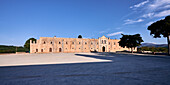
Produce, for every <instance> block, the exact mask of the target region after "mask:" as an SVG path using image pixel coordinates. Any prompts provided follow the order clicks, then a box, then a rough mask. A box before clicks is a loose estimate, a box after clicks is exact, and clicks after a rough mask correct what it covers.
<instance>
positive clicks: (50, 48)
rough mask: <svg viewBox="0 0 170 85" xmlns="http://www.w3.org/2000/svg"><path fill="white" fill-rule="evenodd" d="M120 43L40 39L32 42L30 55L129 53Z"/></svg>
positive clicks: (112, 40) (98, 40)
mask: <svg viewBox="0 0 170 85" xmlns="http://www.w3.org/2000/svg"><path fill="white" fill-rule="evenodd" d="M118 42H119V40H116V39H110V38H106V37H105V36H102V37H101V38H99V39H84V38H56V37H40V39H39V40H37V42H32V41H30V53H51V52H53V53H60V52H63V53H71V52H91V51H97V52H116V51H123V50H128V51H129V49H128V48H122V47H120V46H119V43H118ZM135 50H136V49H135Z"/></svg>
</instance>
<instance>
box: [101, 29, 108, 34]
mask: <svg viewBox="0 0 170 85" xmlns="http://www.w3.org/2000/svg"><path fill="white" fill-rule="evenodd" d="M109 30H110V28H108V29H105V30H103V31H100V32H99V33H100V34H102V33H107V32H108V31H109Z"/></svg>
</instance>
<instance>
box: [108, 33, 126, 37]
mask: <svg viewBox="0 0 170 85" xmlns="http://www.w3.org/2000/svg"><path fill="white" fill-rule="evenodd" d="M122 33H123V32H115V33H111V34H107V36H109V37H111V36H115V35H119V34H122Z"/></svg>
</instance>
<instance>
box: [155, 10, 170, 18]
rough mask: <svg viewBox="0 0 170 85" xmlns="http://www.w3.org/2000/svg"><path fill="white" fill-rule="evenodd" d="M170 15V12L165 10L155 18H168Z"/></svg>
mask: <svg viewBox="0 0 170 85" xmlns="http://www.w3.org/2000/svg"><path fill="white" fill-rule="evenodd" d="M167 15H170V10H164V11H162V12H159V13H157V14H155V15H154V17H163V16H167Z"/></svg>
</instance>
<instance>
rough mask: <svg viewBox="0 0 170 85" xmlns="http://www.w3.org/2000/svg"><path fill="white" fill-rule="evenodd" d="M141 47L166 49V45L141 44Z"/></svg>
mask: <svg viewBox="0 0 170 85" xmlns="http://www.w3.org/2000/svg"><path fill="white" fill-rule="evenodd" d="M141 46H142V47H145V46H146V47H168V45H167V44H154V43H142V45H141Z"/></svg>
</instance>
